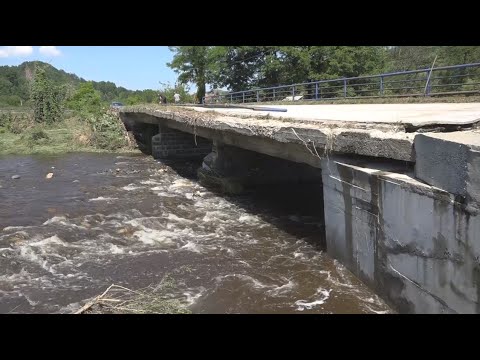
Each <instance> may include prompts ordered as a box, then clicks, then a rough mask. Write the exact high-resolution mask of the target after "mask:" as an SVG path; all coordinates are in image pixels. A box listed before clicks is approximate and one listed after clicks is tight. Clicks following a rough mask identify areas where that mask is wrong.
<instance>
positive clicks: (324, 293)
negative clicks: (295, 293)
mask: <svg viewBox="0 0 480 360" xmlns="http://www.w3.org/2000/svg"><path fill="white" fill-rule="evenodd" d="M331 291H332V290H331V289H330V290H325V289H322V288H319V289H317V292H316V293H315V296H318V295H320V298H319V299H316V300H314V301H310V302H307V301H306V300H297V301H295V305H296V306H297V309H296V310H298V311H304V310H305V309H307V310H310V309H312V308H314V307H315V306H318V305H322V304H325V301H327V299H328V298H329V297H330V292H331Z"/></svg>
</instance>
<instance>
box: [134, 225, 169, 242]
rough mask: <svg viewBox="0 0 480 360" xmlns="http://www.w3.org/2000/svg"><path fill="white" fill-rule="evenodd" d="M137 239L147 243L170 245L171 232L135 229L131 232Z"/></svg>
mask: <svg viewBox="0 0 480 360" xmlns="http://www.w3.org/2000/svg"><path fill="white" fill-rule="evenodd" d="M133 236H135V237H136V238H137V239H138V240H139V241H141V242H142V243H144V244H147V245H155V244H161V245H172V244H173V243H174V242H173V241H172V239H171V236H172V233H171V232H169V231H158V230H152V229H146V230H139V231H135V233H134V234H133Z"/></svg>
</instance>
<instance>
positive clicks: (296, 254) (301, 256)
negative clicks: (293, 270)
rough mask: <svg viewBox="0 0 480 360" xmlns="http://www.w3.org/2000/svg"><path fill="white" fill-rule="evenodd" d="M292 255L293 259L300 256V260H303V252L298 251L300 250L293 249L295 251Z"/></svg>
mask: <svg viewBox="0 0 480 360" xmlns="http://www.w3.org/2000/svg"><path fill="white" fill-rule="evenodd" d="M293 257H294V258H295V259H298V258H300V259H302V260H305V254H304V253H302V252H300V251H295V252H294V253H293Z"/></svg>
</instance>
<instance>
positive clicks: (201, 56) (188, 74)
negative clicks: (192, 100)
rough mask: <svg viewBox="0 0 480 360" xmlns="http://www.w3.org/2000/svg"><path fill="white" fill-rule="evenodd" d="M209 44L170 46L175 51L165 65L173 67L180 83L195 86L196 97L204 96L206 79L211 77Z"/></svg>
mask: <svg viewBox="0 0 480 360" xmlns="http://www.w3.org/2000/svg"><path fill="white" fill-rule="evenodd" d="M211 48H212V47H211V46H170V47H169V49H170V50H171V51H173V52H174V53H175V55H174V56H173V60H172V62H170V63H167V66H169V67H170V68H172V69H174V70H175V72H176V73H177V74H179V76H178V80H179V82H180V83H182V84H187V83H188V82H192V83H195V85H196V86H197V98H198V99H201V98H203V97H204V96H205V92H206V84H207V81H208V80H210V78H211V75H210V74H211V61H210V60H211V56H210V54H209V52H210V51H211Z"/></svg>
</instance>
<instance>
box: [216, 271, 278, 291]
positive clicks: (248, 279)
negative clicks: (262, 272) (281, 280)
mask: <svg viewBox="0 0 480 360" xmlns="http://www.w3.org/2000/svg"><path fill="white" fill-rule="evenodd" d="M229 277H236V278H238V279H241V280H243V281H245V282H250V283H252V286H253V287H254V288H256V289H265V288H272V287H275V286H274V285H266V284H264V283H262V282H260V281H259V280H257V279H255V278H253V277H251V276H249V275H243V274H228V275H223V276H217V277H216V278H215V281H216V282H222V281H223V280H224V279H226V278H229Z"/></svg>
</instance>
